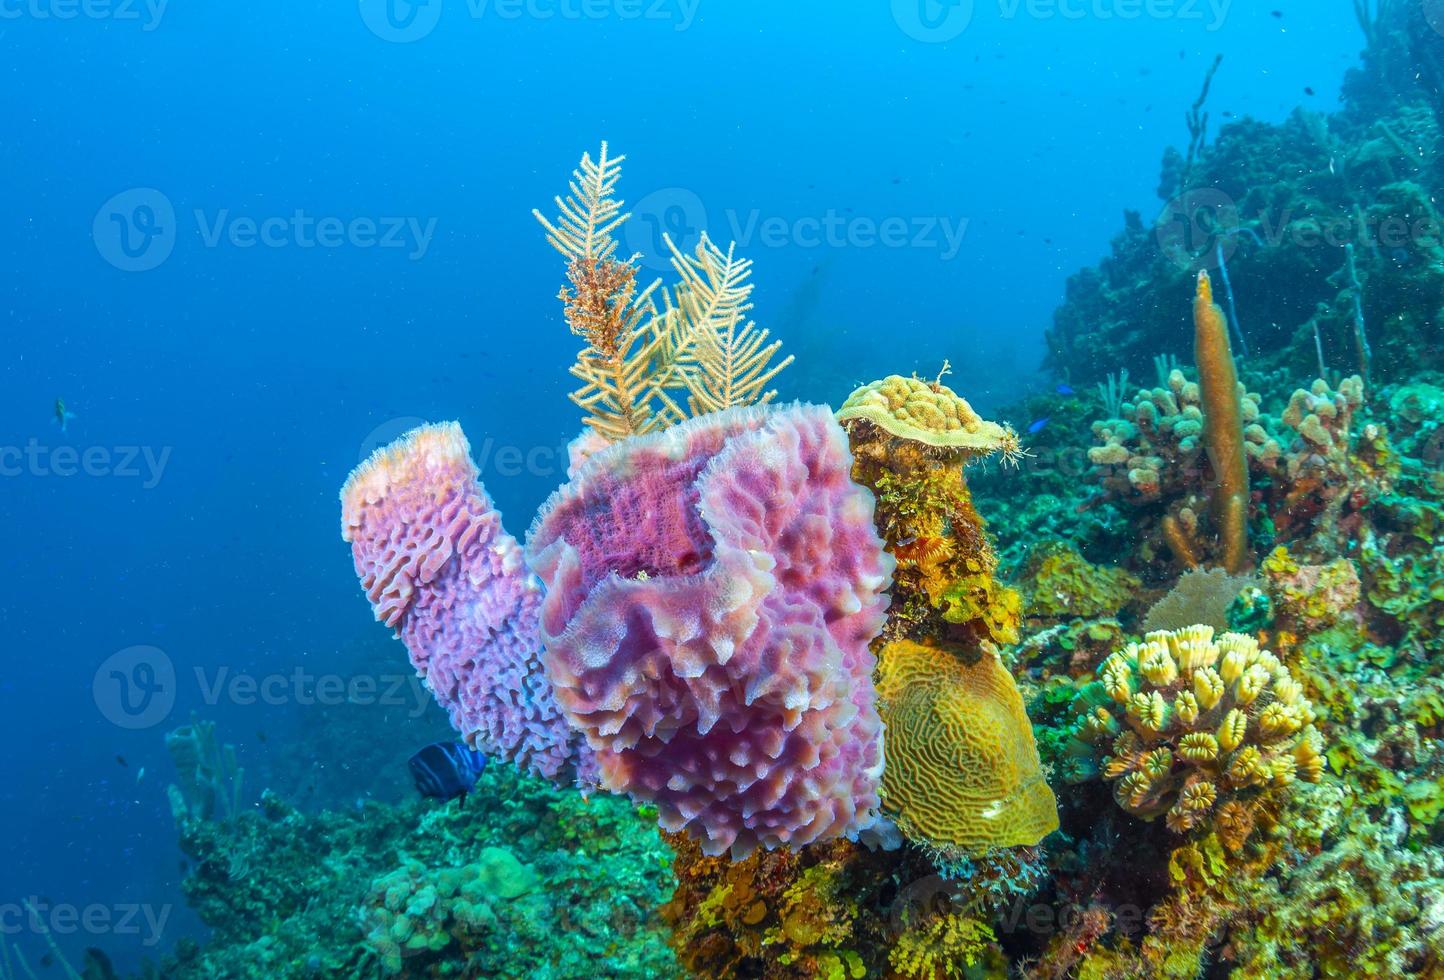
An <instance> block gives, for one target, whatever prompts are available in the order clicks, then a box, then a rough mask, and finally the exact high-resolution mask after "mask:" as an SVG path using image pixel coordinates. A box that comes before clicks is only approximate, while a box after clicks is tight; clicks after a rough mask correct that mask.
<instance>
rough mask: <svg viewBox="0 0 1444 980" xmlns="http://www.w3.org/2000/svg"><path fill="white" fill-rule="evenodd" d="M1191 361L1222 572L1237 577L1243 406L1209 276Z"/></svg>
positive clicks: (1203, 282) (1244, 509)
mask: <svg viewBox="0 0 1444 980" xmlns="http://www.w3.org/2000/svg"><path fill="white" fill-rule="evenodd" d="M1193 324H1194V341H1193V342H1194V360H1195V363H1196V364H1197V365H1198V380H1199V388H1200V390H1201V393H1202V400H1203V441H1204V446H1205V447H1206V448H1207V450H1208V458H1209V461H1210V462H1211V463H1212V464H1213V474H1214V487H1213V490H1212V492H1211V494H1210V496H1209V499H1210V507H1211V510H1212V514H1213V523H1214V527H1215V528H1216V530H1217V531H1218V536H1219V545H1220V547H1221V552H1222V556H1223V567H1224V568H1225V569H1227V570H1228V572H1229V573H1230V574H1233V575H1237V574H1238V573H1240V572H1242V571H1244V570H1245V569H1246V568H1247V567H1248V565H1249V548H1248V499H1249V486H1248V455H1247V453H1246V452H1245V450H1244V437H1243V430H1244V425H1243V401H1242V399H1240V398H1239V391H1238V371H1237V369H1236V368H1235V366H1234V362H1233V349H1232V348H1231V347H1230V345H1229V339H1228V321H1227V320H1225V319H1224V315H1223V310H1221V309H1220V308H1219V307H1218V304H1216V303H1215V302H1214V301H1213V283H1212V282H1210V281H1209V278H1208V273H1207V272H1202V271H1200V272H1199V274H1198V293H1197V295H1196V297H1195V298H1194V301H1193Z"/></svg>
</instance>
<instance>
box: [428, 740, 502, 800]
mask: <svg viewBox="0 0 1444 980" xmlns="http://www.w3.org/2000/svg"><path fill="white" fill-rule="evenodd" d="M409 765H410V768H411V778H412V780H413V781H414V782H415V783H416V789H417V791H418V792H419V793H420V794H421V795H422V796H428V797H431V798H432V799H436V800H454V799H456V798H457V797H458V796H465V795H466V794H467V793H470V792H471V790H472V788H473V787H474V786H476V781H477V779H479V778H481V774H482V771H483V770H485V769H486V756H485V755H483V754H482V753H480V752H478V751H477V750H476V749H473V748H469V747H467V746H466V745H465V744H463V743H461V742H437V743H436V744H435V745H428V746H427V747H426V748H424V749H422V750H421V751H420V752H418V753H416V754H415V755H413V756H412V757H411V762H410V763H409Z"/></svg>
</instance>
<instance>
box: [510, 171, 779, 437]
mask: <svg viewBox="0 0 1444 980" xmlns="http://www.w3.org/2000/svg"><path fill="white" fill-rule="evenodd" d="M624 159H626V158H625V157H621V156H617V157H612V156H608V150H607V144H606V143H603V144H602V147H601V151H600V152H599V153H598V154H597V158H596V160H595V161H594V160H593V159H592V158H591V155H590V154H584V155H583V156H582V160H581V164H580V165H579V166H578V167H577V169H576V170H575V171H573V173H572V179H571V182H570V185H569V189H570V194H569V195H568V196H567V197H566V198H560V197H558V198H557V199H556V205H557V212H558V217H557V219H556V221H555V222H553V221H550V220H548V219H547V218H546V217H544V216H543V215H542V214H541V212H539V211H535V210H533V211H532V214H533V215H535V216H536V219H537V221H539V222H540V223H541V225H542V227H543V228H544V229H545V230H546V234H547V241H548V242H550V243H551V245H552V247H553V248H555V249H556V250H557V251H558V252H560V253H561V254H562V255H563V256H564V257H565V258H566V260H567V281H568V284H569V285H568V286H565V287H563V288H562V291H561V300H562V307H563V311H564V313H565V316H566V320H567V325H568V326H569V327H570V328H571V331H572V333H574V334H576V335H577V336H579V337H581V338H583V339H584V340H585V341H586V344H587V346H586V347H585V348H584V349H583V350H582V351H581V352H580V353H579V354H578V355H577V362H576V364H575V365H573V366H572V369H571V370H572V374H573V375H575V376H576V377H577V378H578V379H579V380H580V381H581V382H582V386H581V387H580V388H578V389H577V390H576V391H574V392H572V394H571V399H572V401H573V402H574V403H575V404H576V405H577V406H578V407H579V408H581V410H582V411H583V412H585V413H586V416H587V417H586V424H587V425H588V426H590V427H591V428H592V429H593V430H595V431H596V432H598V433H600V434H601V435H602V436H603V437H604V438H606V439H608V440H609V441H613V442H615V441H618V440H621V439H625V438H627V437H628V436H633V435H639V434H642V433H645V432H652V431H655V430H657V429H662V428H666V427H667V426H669V425H672V424H674V423H676V422H680V421H681V420H682V419H684V418H686V417H687V415H688V414H689V413H690V414H692V415H701V414H704V413H707V412H714V411H720V410H721V409H724V408H732V407H734V406H738V405H751V404H758V403H762V402H767V401H770V400H772V399H773V398H774V397H776V394H777V393H776V392H775V391H769V390H767V386H768V385H769V384H770V383H771V382H772V380H773V379H774V378H775V377H777V375H778V373H779V372H780V371H782V369H783V368H785V367H787V365H789V364H791V363H792V358H791V357H788V358H786V359H784V360H783V361H781V362H780V363H778V364H776V365H773V364H772V359H773V358H774V357H775V356H776V354H777V351H778V349H779V348H780V347H781V346H782V345H781V343H780V342H777V341H774V342H772V343H770V344H769V343H767V338H768V333H767V331H766V330H760V331H759V330H757V329H756V325H755V324H754V323H753V322H752V321H750V320H747V321H746V322H744V319H745V317H746V314H747V311H748V310H750V309H751V308H752V304H751V303H750V302H748V297H749V296H750V295H751V293H752V284H751V283H750V282H749V281H748V279H749V277H750V276H751V268H752V263H751V262H749V261H747V260H745V259H741V258H738V257H737V256H736V254H735V246H729V247H728V249H727V251H726V252H725V253H724V252H723V251H722V250H721V249H719V248H718V247H717V246H716V245H714V244H713V243H712V241H711V240H710V239H709V238H707V236H706V235H705V234H704V235H703V236H702V240H701V242H700V243H699V244H698V246H697V250H696V254H695V255H692V256H688V255H685V254H683V253H682V251H681V250H680V249H678V248H677V246H676V245H675V244H673V243H672V241H671V239H670V238H668V239H666V242H667V247H668V248H669V249H670V250H671V252H672V265H673V267H674V268H675V269H676V270H677V275H678V277H679V279H680V281H679V282H678V284H677V285H676V287H675V288H674V289H672V290H670V291H669V290H662V291H661V296H662V303H663V308H662V309H661V310H660V311H659V310H658V309H657V304H656V302H655V301H654V300H653V293H654V291H655V290H656V288H657V285H658V283H653V284H652V285H650V286H648V287H647V288H645V289H642V290H640V291H638V288H637V265H636V257H635V256H632V257H629V258H627V259H626V260H625V261H623V260H620V259H618V258H616V250H617V243H616V240H615V239H614V238H613V237H612V235H613V232H615V231H616V229H617V228H618V227H620V226H621V224H622V223H623V222H624V221H626V220H627V218H628V217H629V215H628V214H626V213H625V212H623V210H622V202H621V201H619V200H617V198H616V189H617V183H618V181H619V180H620V179H621V172H622V171H621V163H622V161H623V160H624ZM672 391H676V392H677V393H678V395H677V396H674V395H673V394H672V393H671V392H672ZM682 394H685V397H686V401H687V409H688V410H687V411H684V410H683V409H682V408H681V407H680V406H679V405H678V398H679V397H681V396H682Z"/></svg>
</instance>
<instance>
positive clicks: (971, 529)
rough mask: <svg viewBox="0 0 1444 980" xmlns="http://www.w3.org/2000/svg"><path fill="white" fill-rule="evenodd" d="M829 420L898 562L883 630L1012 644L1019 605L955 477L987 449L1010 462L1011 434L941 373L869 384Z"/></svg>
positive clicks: (1014, 443)
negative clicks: (842, 435)
mask: <svg viewBox="0 0 1444 980" xmlns="http://www.w3.org/2000/svg"><path fill="white" fill-rule="evenodd" d="M946 370H947V368H946V365H945V366H944V372H946ZM837 419H838V421H839V422H841V423H842V425H843V428H845V429H846V430H847V433H848V439H849V441H850V442H851V444H852V451H853V455H854V457H855V460H856V463H855V465H854V467H853V479H855V480H856V481H857V482H859V483H861V484H862V485H863V486H866V487H868V488H869V489H871V490H872V491H873V493H874V494H876V496H877V524H878V531H879V533H880V534H881V535H882V537H883V540H884V541H885V542H886V544H887V549H888V551H889V552H890V553H891V554H892V555H893V557H894V558H896V559H897V562H898V569H897V573H896V575H895V576H894V585H893V604H892V609H891V612H890V615H889V623H888V627H887V631H886V632H885V634H884V635H885V637H887V638H893V637H898V636H906V637H910V638H914V639H925V638H927V637H931V636H947V638H948V639H950V640H953V641H956V642H961V643H965V644H969V645H971V644H975V643H977V642H981V641H984V640H989V641H993V642H998V643H1014V642H1017V639H1018V624H1019V621H1020V619H1021V603H1020V601H1019V598H1018V595H1017V593H1015V592H1013V591H1012V590H1011V589H1007V588H1005V587H1003V586H1002V585H1000V584H999V583H998V582H997V581H996V580H995V579H994V577H993V572H994V571H995V569H996V568H997V564H998V560H997V557H996V555H995V554H994V553H993V549H992V546H991V545H990V544H989V543H988V539H987V536H986V534H985V532H984V526H985V525H984V522H983V519H982V517H981V516H980V515H979V514H978V512H977V510H976V509H975V508H974V507H973V502H972V497H971V495H970V494H969V492H968V484H967V480H966V479H965V478H964V475H963V469H964V467H965V466H966V465H967V464H968V463H969V462H970V461H972V460H975V459H980V458H982V457H985V456H988V455H991V454H993V453H1002V454H1003V456H1004V458H1005V459H1015V458H1016V457H1017V456H1018V455H1020V454H1021V452H1022V449H1021V447H1020V445H1019V442H1018V435H1017V433H1015V432H1014V431H1013V430H1012V429H1010V428H1007V427H1006V426H1002V425H997V424H995V423H993V422H988V421H985V420H984V419H982V418H981V417H980V416H979V415H978V414H977V413H976V412H975V411H973V409H972V406H970V405H969V404H968V403H967V401H966V400H965V399H963V398H962V397H961V396H959V395H958V394H957V393H956V392H954V391H953V390H952V389H950V388H948V387H946V386H945V385H943V384H942V382H941V375H940V376H939V380H937V381H933V382H928V381H923V380H921V379H918V378H904V377H901V376H899V375H892V376H890V377H887V378H884V379H882V380H881V381H874V382H873V383H872V384H869V385H865V386H863V387H862V388H859V389H858V390H857V391H855V392H853V393H852V395H851V396H850V397H849V398H848V399H847V401H846V402H844V403H843V406H842V408H841V409H840V410H839V411H838V412H837Z"/></svg>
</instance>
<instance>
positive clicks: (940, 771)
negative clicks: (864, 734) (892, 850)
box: [878, 640, 1058, 862]
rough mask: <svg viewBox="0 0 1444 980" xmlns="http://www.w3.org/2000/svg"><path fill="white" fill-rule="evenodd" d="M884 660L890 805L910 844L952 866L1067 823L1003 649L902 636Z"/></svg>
mask: <svg viewBox="0 0 1444 980" xmlns="http://www.w3.org/2000/svg"><path fill="white" fill-rule="evenodd" d="M879 660H880V667H879V671H878V676H879V681H878V694H879V696H880V697H881V698H882V700H883V720H884V721H885V722H886V724H887V733H886V735H887V739H886V740H887V769H886V770H885V772H884V773H883V791H884V797H885V800H884V803H885V807H886V810H887V812H888V813H889V814H890V815H893V816H895V818H896V820H897V823H898V826H899V827H900V828H901V829H902V830H903V832H904V833H905V834H906V835H907V836H908V837H909V838H910V839H911V840H913V841H916V842H918V843H919V844H922V845H924V846H925V847H926V848H927V849H928V850H929V851H931V852H933V853H935V854H937V855H938V856H940V857H941V858H943V859H944V860H945V861H949V862H952V861H955V860H956V859H957V858H958V857H960V856H965V855H978V854H983V853H987V852H989V851H993V850H996V849H998V848H1005V847H1030V846H1032V845H1034V844H1037V843H1038V842H1039V841H1041V840H1042V839H1043V838H1044V837H1046V836H1047V835H1048V834H1050V833H1052V832H1053V831H1055V830H1057V829H1058V805H1057V801H1056V800H1055V799H1054V797H1053V791H1052V790H1050V789H1049V788H1048V784H1047V782H1046V781H1045V780H1044V778H1043V766H1042V762H1041V761H1040V760H1039V758H1038V747H1037V744H1036V743H1035V742H1034V740H1033V728H1032V725H1030V724H1029V722H1028V716H1027V713H1026V712H1025V711H1024V710H1023V698H1022V696H1021V695H1020V694H1019V693H1018V687H1017V685H1016V684H1015V683H1014V682H1013V675H1012V674H1010V673H1009V672H1008V670H1007V669H1006V668H1005V667H1004V666H1003V664H1002V663H1001V662H1000V661H999V659H998V656H997V654H996V653H994V652H992V651H991V650H983V651H982V652H981V653H980V654H979V655H976V656H973V657H966V656H963V652H962V651H954V650H948V649H939V648H936V647H930V646H924V645H923V644H920V643H914V642H912V641H910V640H898V641H896V642H893V643H889V644H888V645H887V646H886V647H884V648H883V651H882V654H881V655H880V658H879Z"/></svg>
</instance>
